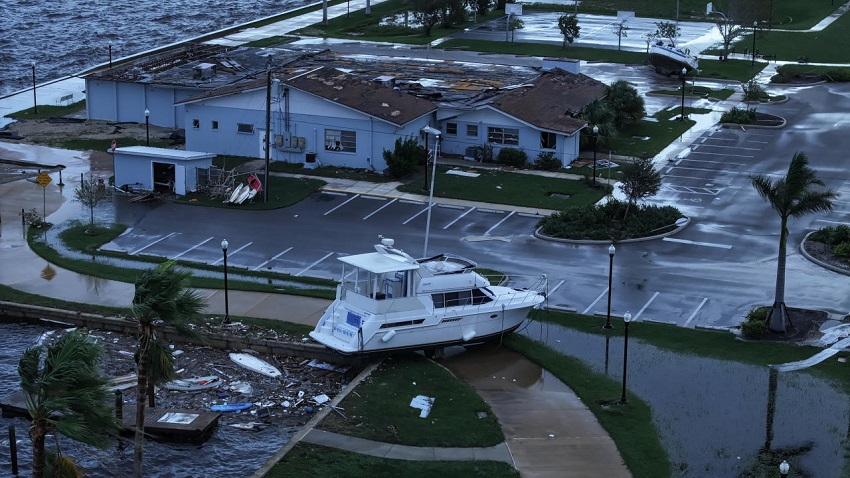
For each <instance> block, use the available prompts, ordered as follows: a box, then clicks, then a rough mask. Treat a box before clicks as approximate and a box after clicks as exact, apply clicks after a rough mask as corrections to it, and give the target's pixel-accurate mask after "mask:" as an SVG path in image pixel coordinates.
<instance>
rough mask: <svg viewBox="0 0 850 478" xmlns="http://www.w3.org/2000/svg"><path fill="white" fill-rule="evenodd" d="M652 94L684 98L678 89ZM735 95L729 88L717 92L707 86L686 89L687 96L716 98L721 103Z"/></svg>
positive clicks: (654, 91) (658, 91)
mask: <svg viewBox="0 0 850 478" xmlns="http://www.w3.org/2000/svg"><path fill="white" fill-rule="evenodd" d="M650 93H652V94H654V95H668V96H674V97H681V96H682V90H681V88H680V89H676V90H653V91H650ZM734 93H735V90H731V89H729V88H723V89H720V90H715V89H711V88H708V87H706V86H691V85H688V86H687V87H686V88H685V94H686V95H689V96H699V97H701V98H714V99H716V100H721V101H722V100H725V99H727V98H729V97H730V96H732V95H733V94H734Z"/></svg>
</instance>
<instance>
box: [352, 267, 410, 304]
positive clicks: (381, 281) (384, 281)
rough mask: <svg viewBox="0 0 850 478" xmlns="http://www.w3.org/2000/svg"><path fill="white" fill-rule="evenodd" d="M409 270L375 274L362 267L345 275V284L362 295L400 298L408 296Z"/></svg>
mask: <svg viewBox="0 0 850 478" xmlns="http://www.w3.org/2000/svg"><path fill="white" fill-rule="evenodd" d="M408 276H409V271H408V272H403V271H394V272H386V273H382V274H373V273H370V272H367V271H364V270H362V269H356V268H355V269H354V270H353V271H352V272H350V273H348V274H345V275H344V277H343V286H344V288H345V289H347V290H351V291H353V292H356V293H358V294H360V295H364V296H366V297H369V298H372V299H375V300H386V299H398V298H401V297H407V296H408V291H407V285H408V282H409V279H408Z"/></svg>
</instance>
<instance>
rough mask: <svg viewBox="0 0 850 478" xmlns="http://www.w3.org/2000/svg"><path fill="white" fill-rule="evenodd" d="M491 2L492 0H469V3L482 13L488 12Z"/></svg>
mask: <svg viewBox="0 0 850 478" xmlns="http://www.w3.org/2000/svg"><path fill="white" fill-rule="evenodd" d="M491 3H492V2H490V0H467V5H469V7H470V8H472V9H474V10H475V12H476V13H478V14H480V15H484V14H485V13H487V10H488V9H489V8H490V5H491Z"/></svg>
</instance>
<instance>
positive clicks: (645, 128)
mask: <svg viewBox="0 0 850 478" xmlns="http://www.w3.org/2000/svg"><path fill="white" fill-rule="evenodd" d="M680 112H681V109H680V108H671V109H668V110H663V111H659V112H658V113H656V114H655V115H653V116H652V118H653V119H654V120H648V119H642V120H640V121H638V122H637V123H636V124H635V125H634V126H632V127H631V128H629V129H628V130H626V131H623V132H622V133H620V135H619V136H617V137H616V138H611V139H609V140H608V145H607V147H608V148H610V149H612V150H614V151H615V152H616V154H617V155H620V156H633V157H638V158H651V157H653V156H655V155H657V154H658V153H660V152H661V150H663V149H664V148H666V147H667V146H668V145H669V144H670V143H672V142H673V141H677V140H678V139H679V138H680V137H681V136H682V135H683V134H685V133H686V132H687V131H688V130H689V129H691V127H692V126H693V125H695V124H696V121H693V120H690V119H687V120H685V121H678V120H675V119H673V118H676V117H678V116H679V114H680ZM709 112H710V111H709V110H705V109H697V108H689V107H685V115H686V116H687V115H690V114H700V113H709ZM604 150H605V148H604V147H603V148H602V149H601V151H604Z"/></svg>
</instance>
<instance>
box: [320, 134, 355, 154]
mask: <svg viewBox="0 0 850 478" xmlns="http://www.w3.org/2000/svg"><path fill="white" fill-rule="evenodd" d="M325 149H326V150H328V151H342V152H344V153H356V152H357V132H355V131H343V130H339V129H326V130H325Z"/></svg>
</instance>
